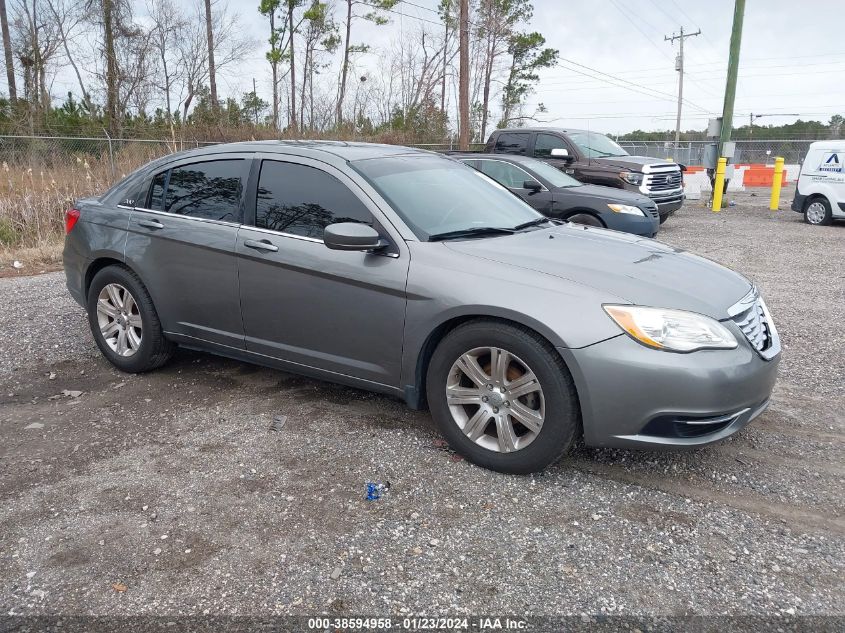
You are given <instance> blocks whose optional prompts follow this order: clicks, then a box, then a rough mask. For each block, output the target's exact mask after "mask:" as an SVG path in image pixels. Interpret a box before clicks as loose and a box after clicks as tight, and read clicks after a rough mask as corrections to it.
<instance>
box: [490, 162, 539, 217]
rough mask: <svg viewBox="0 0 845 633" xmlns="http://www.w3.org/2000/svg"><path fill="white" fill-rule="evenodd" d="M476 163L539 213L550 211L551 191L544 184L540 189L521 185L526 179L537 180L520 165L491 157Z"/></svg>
mask: <svg viewBox="0 0 845 633" xmlns="http://www.w3.org/2000/svg"><path fill="white" fill-rule="evenodd" d="M477 164H478V167H477V168H476V169H478V170H479V171H481V173H483V174H485V175H487V176H490V178H492V179H493V180H495V181H496V182H498V183H499V184H500V185H502V186H504V187H507V188H508V189H510V190H511V191H512V192H513V193H515V194H516V195H518V196H519V197H520V198H522V199H523V200H525V202H527V203H528V204H530V205H531V206H532V207H534V208H535V209H536V210H537V211H539V212H540V213H544V214H549V213H551V211H552V206H553V204H554V199H553V196H552V193H551V192H550V191H549V190H548V189H547V188H546V187H545V186H543V188H542V189H540V191H532V190H530V189H526V188H525V187H524V186H523V185H524V184H525V181H526V180H534V181H537V179H536V178H535V177H534V176H532V175H531V174H529V173H528V172H527V171H525V170H524V169H522V168H521V167H519V166H517V165H514V164H513V163H509V162H507V161H504V160H495V159H492V158H489V159H488V158H485V159H478V161H477Z"/></svg>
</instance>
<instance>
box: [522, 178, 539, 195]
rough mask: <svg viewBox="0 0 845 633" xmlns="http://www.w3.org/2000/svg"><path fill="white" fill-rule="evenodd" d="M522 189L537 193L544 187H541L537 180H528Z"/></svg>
mask: <svg viewBox="0 0 845 633" xmlns="http://www.w3.org/2000/svg"><path fill="white" fill-rule="evenodd" d="M522 188H523V189H528V191H531V192H534V193H536V192H537V191H540V190H541V189H542V188H543V185H541V184H540V183H539V182H537V181H536V180H526V181H525V182H523V183H522Z"/></svg>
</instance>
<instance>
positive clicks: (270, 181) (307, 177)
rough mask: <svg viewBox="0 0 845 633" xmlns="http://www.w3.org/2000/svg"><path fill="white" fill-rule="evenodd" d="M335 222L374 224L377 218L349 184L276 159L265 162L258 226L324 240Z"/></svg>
mask: <svg viewBox="0 0 845 633" xmlns="http://www.w3.org/2000/svg"><path fill="white" fill-rule="evenodd" d="M335 222H361V223H364V224H369V225H372V224H373V216H372V215H370V212H369V211H368V210H367V208H366V207H365V206H364V203H362V202H361V201H360V200H359V199H358V198H357V197H356V196H355V194H353V193H352V192H351V191H350V190H349V188H348V187H346V185H344V184H343V183H341V182H340V181H339V180H337V179H336V178H335V177H334V176H331V175H329V174H327V173H326V172H324V171H322V170H320V169H316V168H315V167H306V166H305V165H297V164H295V163H283V162H279V161H275V160H265V161H264V162H263V163H261V175H260V177H259V178H258V196H257V199H256V209H255V225H256V226H258V227H260V228H263V229H271V230H273V231H279V232H281V233H290V234H292V235H301V236H303V237H313V238H316V239H323V229H324V228H325V227H326V226H328V225H329V224H334V223H335Z"/></svg>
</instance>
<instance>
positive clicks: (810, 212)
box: [804, 198, 833, 226]
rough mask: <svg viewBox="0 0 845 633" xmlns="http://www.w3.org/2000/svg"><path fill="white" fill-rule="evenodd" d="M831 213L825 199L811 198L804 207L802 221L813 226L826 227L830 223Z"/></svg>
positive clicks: (828, 203)
mask: <svg viewBox="0 0 845 633" xmlns="http://www.w3.org/2000/svg"><path fill="white" fill-rule="evenodd" d="M832 219H833V212H832V211H831V208H830V202H828V201H827V198H812V199H811V200H808V201H807V204H806V205H805V206H804V221H805V222H806V223H807V224H812V225H814V226H826V225H828V224H830V223H831V221H832Z"/></svg>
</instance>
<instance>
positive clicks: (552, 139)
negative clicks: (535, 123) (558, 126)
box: [534, 132, 569, 158]
mask: <svg viewBox="0 0 845 633" xmlns="http://www.w3.org/2000/svg"><path fill="white" fill-rule="evenodd" d="M553 149H565V150H567V151H569V147H568V146H567V145H566V143H565V142H564V140H563V139H562V138H560V137H557V136H554V135H553V134H543V133H542V132H541V133H540V134H537V140H536V141H535V142H534V156H535V157H536V158H551V156H552V150H553Z"/></svg>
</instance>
